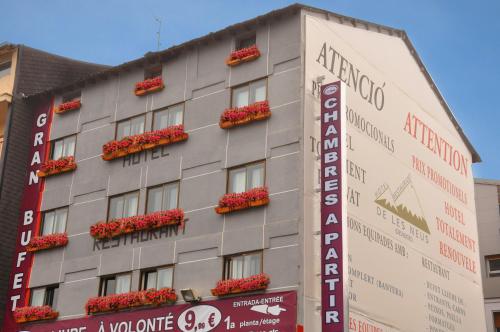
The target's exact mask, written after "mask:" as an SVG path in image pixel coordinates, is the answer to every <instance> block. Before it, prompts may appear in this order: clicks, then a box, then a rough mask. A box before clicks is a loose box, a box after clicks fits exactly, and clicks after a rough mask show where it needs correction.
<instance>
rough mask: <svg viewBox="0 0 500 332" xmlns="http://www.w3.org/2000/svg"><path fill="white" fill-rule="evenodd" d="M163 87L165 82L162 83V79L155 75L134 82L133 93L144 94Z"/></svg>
mask: <svg viewBox="0 0 500 332" xmlns="http://www.w3.org/2000/svg"><path fill="white" fill-rule="evenodd" d="M164 87H165V84H163V79H162V78H161V76H157V77H154V78H148V79H147V80H144V81H142V82H137V83H135V89H134V93H135V95H136V96H144V95H147V94H149V93H153V92H156V91H160V90H163V88H164Z"/></svg>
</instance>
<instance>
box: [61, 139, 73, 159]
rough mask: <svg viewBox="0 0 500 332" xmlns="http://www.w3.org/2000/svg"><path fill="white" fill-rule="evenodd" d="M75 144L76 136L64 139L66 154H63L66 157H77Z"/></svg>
mask: <svg viewBox="0 0 500 332" xmlns="http://www.w3.org/2000/svg"><path fill="white" fill-rule="evenodd" d="M75 143H76V137H75V136H71V137H66V138H65V139H64V152H63V155H64V157H69V156H74V155H75Z"/></svg>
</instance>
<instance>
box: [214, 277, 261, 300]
mask: <svg viewBox="0 0 500 332" xmlns="http://www.w3.org/2000/svg"><path fill="white" fill-rule="evenodd" d="M269 283H270V279H269V276H267V275H266V274H262V273H261V274H256V275H254V276H251V277H248V278H242V279H228V280H220V281H218V282H217V285H216V286H215V288H213V289H212V290H211V292H212V295H213V296H225V295H231V294H240V293H246V292H253V291H258V290H264V289H266V288H267V286H268V285H269Z"/></svg>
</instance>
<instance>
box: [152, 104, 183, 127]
mask: <svg viewBox="0 0 500 332" xmlns="http://www.w3.org/2000/svg"><path fill="white" fill-rule="evenodd" d="M179 105H182V119H181V123H180V124H181V125H184V113H185V111H186V103H185V102H180V103H177V104H172V105H169V106H165V107H162V108H158V109H156V110H154V111H153V112H152V113H153V120H152V124H151V130H159V129H155V114H156V113H159V112H162V111H168V112H169V115H170V108H174V107H175V106H179ZM160 129H164V128H160Z"/></svg>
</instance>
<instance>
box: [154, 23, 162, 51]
mask: <svg viewBox="0 0 500 332" xmlns="http://www.w3.org/2000/svg"><path fill="white" fill-rule="evenodd" d="M155 21H156V22H158V32H156V36H157V49H156V50H157V51H159V50H160V45H161V43H160V37H161V18H159V17H156V16H155Z"/></svg>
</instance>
